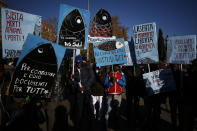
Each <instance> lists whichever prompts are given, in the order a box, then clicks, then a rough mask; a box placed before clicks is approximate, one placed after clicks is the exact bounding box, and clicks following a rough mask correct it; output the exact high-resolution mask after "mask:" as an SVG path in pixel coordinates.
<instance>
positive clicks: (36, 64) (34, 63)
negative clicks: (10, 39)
mask: <svg viewBox="0 0 197 131" xmlns="http://www.w3.org/2000/svg"><path fill="white" fill-rule="evenodd" d="M56 72H57V60H56V57H55V52H54V49H53V47H52V45H51V44H43V45H41V46H39V47H37V48H35V49H34V50H33V51H31V52H30V53H29V54H28V55H27V56H25V57H24V58H23V60H22V61H21V62H20V64H19V65H18V66H17V68H16V70H15V72H14V75H13V79H12V82H11V90H10V94H13V95H14V96H16V97H26V96H31V97H41V98H42V97H43V98H47V97H48V95H49V92H50V88H51V85H52V84H53V81H54V78H55V75H56Z"/></svg>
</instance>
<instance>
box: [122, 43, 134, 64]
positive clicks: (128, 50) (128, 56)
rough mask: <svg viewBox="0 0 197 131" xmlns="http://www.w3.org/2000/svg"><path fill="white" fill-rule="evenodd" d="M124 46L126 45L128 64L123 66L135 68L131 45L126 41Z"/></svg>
mask: <svg viewBox="0 0 197 131" xmlns="http://www.w3.org/2000/svg"><path fill="white" fill-rule="evenodd" d="M124 44H125V51H126V56H127V63H124V64H123V66H133V60H132V57H131V53H130V47H129V43H128V41H125V42H124Z"/></svg>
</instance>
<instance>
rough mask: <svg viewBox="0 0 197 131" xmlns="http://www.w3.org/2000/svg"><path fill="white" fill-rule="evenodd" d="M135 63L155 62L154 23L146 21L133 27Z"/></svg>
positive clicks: (155, 41)
mask: <svg viewBox="0 0 197 131" xmlns="http://www.w3.org/2000/svg"><path fill="white" fill-rule="evenodd" d="M133 33H134V45H135V53H136V59H137V64H150V63H157V62H158V61H159V57H158V47H157V34H156V24H155V23H147V24H141V25H136V26H134V27H133Z"/></svg>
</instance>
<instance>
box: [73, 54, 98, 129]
mask: <svg viewBox="0 0 197 131" xmlns="http://www.w3.org/2000/svg"><path fill="white" fill-rule="evenodd" d="M75 63H76V65H75V68H74V74H72V75H71V79H72V82H73V87H74V88H75V90H76V97H75V98H76V104H75V111H74V112H75V127H76V130H83V129H82V128H81V127H80V125H81V123H82V121H83V116H84V115H85V116H88V114H90V113H88V112H90V89H91V86H92V85H93V83H94V82H95V75H94V71H93V69H92V67H91V66H90V65H89V64H88V63H86V62H83V59H82V57H81V56H80V55H78V56H76V57H75ZM87 126H88V125H87Z"/></svg>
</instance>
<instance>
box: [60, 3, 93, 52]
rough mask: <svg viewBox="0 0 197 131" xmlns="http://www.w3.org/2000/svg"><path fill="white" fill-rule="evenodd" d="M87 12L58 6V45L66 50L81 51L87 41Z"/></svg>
mask: <svg viewBox="0 0 197 131" xmlns="http://www.w3.org/2000/svg"><path fill="white" fill-rule="evenodd" d="M88 21H89V12H88V11H86V10H81V9H77V8H74V7H72V6H67V5H61V6H60V18H59V23H58V30H59V31H58V32H59V33H58V43H59V44H60V45H62V46H64V47H66V48H72V49H83V48H84V47H85V45H86V41H87V38H86V37H87V35H88V34H87V33H88V31H87V29H86V27H87V25H88V27H89V23H88Z"/></svg>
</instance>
